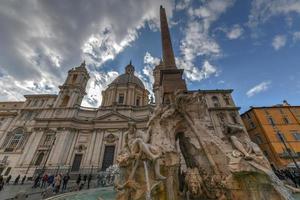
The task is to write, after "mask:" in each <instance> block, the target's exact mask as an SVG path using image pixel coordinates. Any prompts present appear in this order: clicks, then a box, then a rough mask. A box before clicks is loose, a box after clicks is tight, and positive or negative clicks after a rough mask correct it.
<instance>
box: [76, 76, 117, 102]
mask: <svg viewBox="0 0 300 200" xmlns="http://www.w3.org/2000/svg"><path fill="white" fill-rule="evenodd" d="M118 75H119V73H118V72H116V71H108V72H97V71H93V73H90V76H91V77H90V80H89V81H88V85H87V89H86V91H87V95H86V96H85V97H84V99H83V102H82V106H86V107H89V106H92V107H98V106H100V103H101V102H102V94H101V92H102V91H103V90H105V89H106V88H107V86H108V85H109V84H110V83H111V82H112V81H113V80H114V79H115V78H116V77H117V76H118Z"/></svg>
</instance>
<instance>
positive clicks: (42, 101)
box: [40, 99, 45, 107]
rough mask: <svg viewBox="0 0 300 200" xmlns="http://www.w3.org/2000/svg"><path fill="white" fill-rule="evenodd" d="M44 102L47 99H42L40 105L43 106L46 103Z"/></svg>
mask: <svg viewBox="0 0 300 200" xmlns="http://www.w3.org/2000/svg"><path fill="white" fill-rule="evenodd" d="M44 103H45V100H43V99H42V100H41V103H40V107H42V106H43V105H44Z"/></svg>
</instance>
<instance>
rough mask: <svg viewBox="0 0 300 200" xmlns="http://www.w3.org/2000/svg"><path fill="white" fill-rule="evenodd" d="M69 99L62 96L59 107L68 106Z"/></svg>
mask: <svg viewBox="0 0 300 200" xmlns="http://www.w3.org/2000/svg"><path fill="white" fill-rule="evenodd" d="M69 99H70V97H69V96H68V95H66V96H64V98H63V100H62V102H61V104H60V107H66V106H67V105H68V102H69Z"/></svg>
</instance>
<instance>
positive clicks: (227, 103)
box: [223, 95, 230, 105]
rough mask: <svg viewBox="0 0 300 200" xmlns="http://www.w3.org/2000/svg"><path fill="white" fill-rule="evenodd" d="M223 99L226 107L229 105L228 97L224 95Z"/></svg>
mask: <svg viewBox="0 0 300 200" xmlns="http://www.w3.org/2000/svg"><path fill="white" fill-rule="evenodd" d="M223 99H224V101H225V103H226V105H230V99H229V97H228V96H227V95H224V96H223Z"/></svg>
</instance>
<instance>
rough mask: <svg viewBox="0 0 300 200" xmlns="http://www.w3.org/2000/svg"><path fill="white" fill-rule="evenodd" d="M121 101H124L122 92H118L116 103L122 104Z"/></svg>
mask: <svg viewBox="0 0 300 200" xmlns="http://www.w3.org/2000/svg"><path fill="white" fill-rule="evenodd" d="M123 103H124V94H123V93H121V94H119V98H118V104H123Z"/></svg>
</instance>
